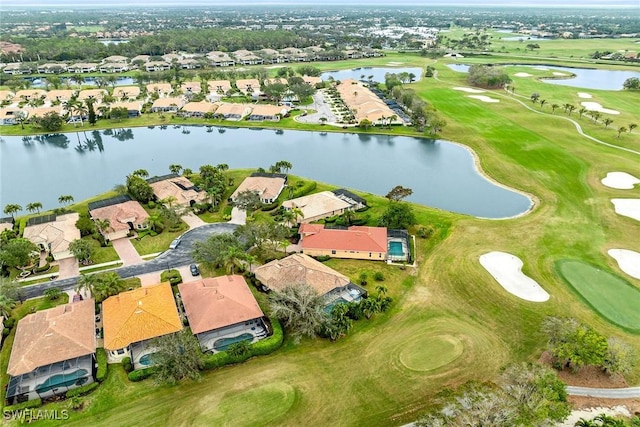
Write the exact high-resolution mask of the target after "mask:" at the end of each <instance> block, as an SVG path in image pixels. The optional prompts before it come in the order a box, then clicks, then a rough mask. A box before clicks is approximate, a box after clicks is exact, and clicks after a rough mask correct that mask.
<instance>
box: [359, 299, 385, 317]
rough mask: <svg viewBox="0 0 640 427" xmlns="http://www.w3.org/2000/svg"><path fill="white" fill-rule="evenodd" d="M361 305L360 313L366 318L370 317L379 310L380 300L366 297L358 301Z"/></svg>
mask: <svg viewBox="0 0 640 427" xmlns="http://www.w3.org/2000/svg"><path fill="white" fill-rule="evenodd" d="M360 306H361V307H362V314H364V317H366V318H367V319H371V316H373V315H374V314H376V313H377V312H378V311H380V302H379V301H378V300H377V299H375V298H366V299H363V300H362V301H360Z"/></svg>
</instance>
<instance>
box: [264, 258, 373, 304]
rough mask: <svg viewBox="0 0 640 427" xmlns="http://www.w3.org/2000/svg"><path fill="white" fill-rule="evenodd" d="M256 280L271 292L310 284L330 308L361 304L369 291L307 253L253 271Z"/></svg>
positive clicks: (279, 260) (270, 263)
mask: <svg viewBox="0 0 640 427" xmlns="http://www.w3.org/2000/svg"><path fill="white" fill-rule="evenodd" d="M254 274H255V276H256V279H258V280H259V281H260V283H262V284H263V285H264V286H266V287H267V288H268V289H269V290H271V291H276V292H278V291H282V290H283V289H284V288H285V287H287V286H295V285H309V286H311V287H312V288H313V289H314V290H315V291H316V292H317V293H318V295H324V298H325V301H326V304H327V305H331V304H332V303H335V302H338V301H339V300H340V299H341V300H342V301H339V302H345V301H346V302H351V301H359V300H360V299H361V298H363V297H364V298H366V295H367V291H366V290H365V289H363V288H361V287H360V286H357V285H355V284H353V283H351V281H350V280H349V278H348V277H347V276H345V275H344V274H342V273H339V272H337V271H335V270H333V269H332V268H330V267H327V266H326V265H324V264H323V263H321V262H319V261H316V260H315V259H313V258H311V257H310V256H308V255H305V254H293V255H290V256H288V257H286V258H282V259H277V260H274V261H271V262H269V263H267V264H264V265H261V266H260V267H257V268H256V269H255V270H254Z"/></svg>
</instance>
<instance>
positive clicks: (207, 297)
mask: <svg viewBox="0 0 640 427" xmlns="http://www.w3.org/2000/svg"><path fill="white" fill-rule="evenodd" d="M178 289H179V290H180V297H181V299H182V303H183V304H184V310H185V312H186V314H187V318H188V319H189V326H190V327H191V332H193V334H194V335H195V336H196V338H198V341H199V342H200V347H201V348H202V351H204V352H214V353H215V352H218V351H224V350H226V349H227V347H228V346H229V345H231V344H233V343H235V342H239V341H247V342H256V341H258V340H261V339H263V338H266V337H267V335H268V328H267V326H266V324H265V322H264V320H263V318H264V313H263V312H262V310H261V309H260V306H259V305H258V302H257V301H256V299H255V298H254V296H253V294H252V293H251V290H250V289H249V286H248V285H247V282H246V281H245V280H244V278H243V277H242V276H239V275H233V276H220V277H214V278H208V279H203V280H197V281H195V282H188V283H181V284H180V285H178Z"/></svg>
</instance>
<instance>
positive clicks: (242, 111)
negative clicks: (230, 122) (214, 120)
mask: <svg viewBox="0 0 640 427" xmlns="http://www.w3.org/2000/svg"><path fill="white" fill-rule="evenodd" d="M249 113H251V106H250V105H247V104H230V103H226V102H223V103H222V104H220V106H219V107H218V109H217V110H216V114H222V115H223V116H227V115H238V116H246V115H247V114H249Z"/></svg>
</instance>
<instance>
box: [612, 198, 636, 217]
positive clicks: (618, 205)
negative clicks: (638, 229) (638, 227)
mask: <svg viewBox="0 0 640 427" xmlns="http://www.w3.org/2000/svg"><path fill="white" fill-rule="evenodd" d="M611 203H613V206H614V207H615V210H616V213H617V214H618V215H623V216H628V217H629V218H633V219H635V220H638V221H640V199H611Z"/></svg>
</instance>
